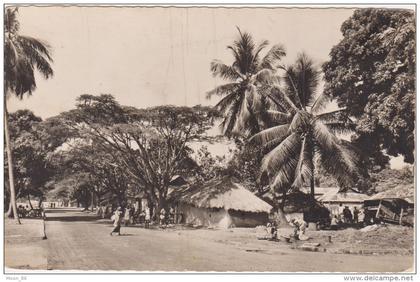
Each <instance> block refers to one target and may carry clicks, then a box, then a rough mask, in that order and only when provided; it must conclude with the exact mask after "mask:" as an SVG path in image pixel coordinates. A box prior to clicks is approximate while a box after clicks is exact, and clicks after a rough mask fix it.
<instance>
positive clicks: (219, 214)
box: [171, 177, 272, 227]
mask: <svg viewBox="0 0 420 282" xmlns="http://www.w3.org/2000/svg"><path fill="white" fill-rule="evenodd" d="M171 199H172V201H173V202H175V203H177V205H178V208H179V210H180V212H181V213H183V215H184V223H191V224H195V225H204V226H218V227H231V226H237V227H239V226H256V225H259V224H265V223H266V222H267V220H268V214H269V213H270V211H271V209H272V206H271V205H269V204H268V203H266V202H265V201H263V200H261V199H260V198H258V197H257V196H255V195H254V194H253V193H252V192H250V191H249V190H247V189H246V188H245V187H244V186H242V185H241V184H239V183H238V181H237V180H235V179H232V178H231V177H224V178H219V179H214V180H212V181H209V182H207V183H205V184H203V185H195V186H189V187H181V188H179V189H176V190H174V191H173V192H172V193H171Z"/></svg>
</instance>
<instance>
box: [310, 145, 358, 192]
mask: <svg viewBox="0 0 420 282" xmlns="http://www.w3.org/2000/svg"><path fill="white" fill-rule="evenodd" d="M318 146H320V144H318ZM324 149H325V148H323V147H322V146H321V148H320V149H319V150H318V151H317V154H318V155H319V158H318V159H319V161H320V164H321V165H322V167H323V168H324V169H325V170H326V171H327V172H328V173H330V174H331V175H333V177H334V178H335V179H336V180H337V182H338V184H339V186H340V187H341V188H342V189H346V188H350V187H352V186H353V184H354V183H353V177H354V175H355V174H356V173H357V171H358V169H357V156H356V154H355V153H354V152H353V151H351V150H349V148H347V147H346V146H343V145H342V144H337V145H336V146H334V147H333V148H326V150H324Z"/></svg>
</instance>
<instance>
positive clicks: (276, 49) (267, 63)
mask: <svg viewBox="0 0 420 282" xmlns="http://www.w3.org/2000/svg"><path fill="white" fill-rule="evenodd" d="M284 56H286V51H285V48H284V47H283V45H281V44H276V45H274V46H273V47H271V49H270V50H269V51H268V52H267V54H266V55H265V56H264V57H263V59H262V60H261V63H260V69H265V68H267V69H276V68H277V66H278V63H279V62H280V61H281V59H282V58H283V57H284Z"/></svg>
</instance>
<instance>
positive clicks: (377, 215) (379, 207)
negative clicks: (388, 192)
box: [375, 200, 382, 218]
mask: <svg viewBox="0 0 420 282" xmlns="http://www.w3.org/2000/svg"><path fill="white" fill-rule="evenodd" d="M381 205H382V200H380V201H379V206H378V210H377V211H376V215H375V218H378V217H379V212H380V210H381Z"/></svg>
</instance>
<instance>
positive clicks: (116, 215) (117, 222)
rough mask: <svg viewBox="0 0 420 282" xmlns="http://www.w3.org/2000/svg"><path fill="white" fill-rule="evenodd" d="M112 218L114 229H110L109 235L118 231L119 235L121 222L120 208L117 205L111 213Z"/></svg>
mask: <svg viewBox="0 0 420 282" xmlns="http://www.w3.org/2000/svg"><path fill="white" fill-rule="evenodd" d="M113 220H114V229H112V231H111V233H110V234H109V235H111V236H112V234H113V233H118V236H119V235H121V232H120V231H121V222H122V208H121V207H118V208H117V210H116V211H115V212H114V215H113Z"/></svg>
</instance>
